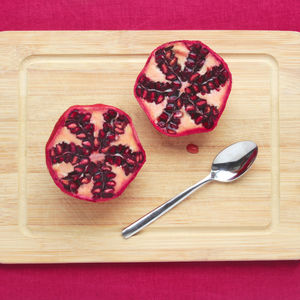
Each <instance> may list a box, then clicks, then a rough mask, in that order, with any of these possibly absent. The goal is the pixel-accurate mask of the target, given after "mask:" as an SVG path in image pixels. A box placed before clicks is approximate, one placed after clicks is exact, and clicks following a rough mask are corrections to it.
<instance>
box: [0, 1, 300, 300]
mask: <svg viewBox="0 0 300 300" xmlns="http://www.w3.org/2000/svg"><path fill="white" fill-rule="evenodd" d="M181 3H185V4H184V5H183V4H181ZM237 3H238V4H237ZM0 20H1V21H0V30H63V29H64V30H79V29H80V30H88V29H141V30H142V29H264V30H297V31H299V30H300V1H299V0H247V1H244V0H243V1H241V0H239V1H236V0H227V1H222V0H214V1H207V0H202V1H199V0H194V1H191V0H184V1H181V2H179V1H174V0H160V1H158V0H152V1H148V0H142V1H137V0H130V1H122V0H110V1H98V0H73V1H71V0H61V1H59V0H48V1H46V0H45V1H42V0H2V1H1V4H0ZM299 218H300V216H299ZM299 282H300V265H299V262H295V261H294V262H293V261H290V262H233V263H231V262H220V263H160V264H159V263H148V264H69V265H67V264H66V265H0V299H1V300H2V299H3V300H6V299H9V300H13V299H26V300H35V299H39V300H41V299H42V300H48V299H55V300H59V299H89V300H91V299H147V300H148V299H172V300H176V299H206V300H210V299H222V300H224V299H225V300H226V299H230V300H234V299H239V300H240V299H242V300H244V299H266V300H268V299H285V300H287V299H291V300H297V299H300V284H299Z"/></svg>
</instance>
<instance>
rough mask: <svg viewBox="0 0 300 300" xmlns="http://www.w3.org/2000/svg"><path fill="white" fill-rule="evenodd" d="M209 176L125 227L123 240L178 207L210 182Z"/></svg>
mask: <svg viewBox="0 0 300 300" xmlns="http://www.w3.org/2000/svg"><path fill="white" fill-rule="evenodd" d="M212 180H213V179H212V178H211V174H209V175H208V176H207V177H205V178H204V179H203V180H201V181H199V182H197V183H196V184H194V185H192V186H191V187H189V188H187V189H186V190H185V191H183V192H181V193H180V194H178V195H177V196H175V197H174V198H172V199H170V200H169V201H167V202H165V203H164V204H162V205H160V206H158V207H157V208H155V209H154V210H152V211H151V212H149V213H148V214H146V215H145V216H143V217H142V218H140V219H138V220H137V221H135V222H134V223H132V224H131V225H129V226H128V227H126V228H125V229H124V230H123V231H122V235H123V237H124V238H125V239H127V238H130V237H131V236H133V235H134V234H136V233H138V232H139V231H140V230H142V229H143V228H145V227H146V226H148V225H150V224H151V223H152V222H154V221H155V220H156V219H158V218H159V217H161V216H162V215H164V214H165V213H167V212H168V211H169V210H171V209H172V208H173V207H175V206H176V205H178V204H179V203H180V202H182V201H183V200H184V199H185V198H187V197H188V196H189V195H191V194H192V193H193V192H194V191H196V190H197V189H198V188H199V187H200V186H202V185H204V184H206V183H208V182H210V181H212Z"/></svg>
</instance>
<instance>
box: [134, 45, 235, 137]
mask: <svg viewBox="0 0 300 300" xmlns="http://www.w3.org/2000/svg"><path fill="white" fill-rule="evenodd" d="M231 82H232V80H231V73H230V71H229V69H228V66H227V64H226V63H225V62H224V60H223V59H222V58H221V57H220V56H219V55H218V54H216V53H215V52H214V51H213V50H211V49H210V48H209V47H207V46H206V45H204V44H203V43H201V42H200V41H175V42H169V43H166V44H163V45H161V46H159V47H158V48H156V49H155V50H154V51H153V52H152V53H151V55H150V57H149V58H148V60H147V62H146V65H145V66H144V68H143V69H142V71H141V73H140V74H139V76H138V78H137V80H136V83H135V87H134V94H135V97H136V98H137V100H138V102H139V104H140V105H141V107H142V108H143V110H144V111H145V112H146V114H147V116H148V118H149V119H150V121H151V123H152V124H153V126H154V127H155V128H156V129H157V130H158V131H160V132H161V133H163V134H166V135H168V136H182V135H188V134H192V133H198V132H206V131H210V130H213V129H214V128H215V127H216V126H217V123H218V120H219V118H220V117H221V115H222V112H223V110H224V108H225V105H226V102H227V98H228V96H229V93H230V90H231Z"/></svg>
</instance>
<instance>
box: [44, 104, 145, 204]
mask: <svg viewBox="0 0 300 300" xmlns="http://www.w3.org/2000/svg"><path fill="white" fill-rule="evenodd" d="M145 159H146V155H145V151H144V149H143V147H142V145H141V143H140V141H139V139H138V136H137V134H136V131H135V129H134V127H133V124H132V121H131V118H130V117H129V116H128V115H127V114H126V113H125V112H123V111H122V110H120V109H118V108H115V107H112V106H108V105H103V104H96V105H87V106H79V105H78V106H72V107H70V108H69V109H68V110H67V111H66V112H65V113H64V114H63V115H62V116H61V117H60V119H59V120H58V122H57V123H56V125H55V127H54V129H53V132H52V134H51V136H50V138H49V140H48V142H47V145H46V163H47V167H48V170H49V172H50V175H51V176H52V178H53V180H54V182H55V184H56V185H57V186H58V187H59V188H60V189H61V190H62V191H63V192H65V193H66V194H68V195H71V196H73V197H76V198H79V199H83V200H88V201H94V202H98V201H106V200H109V199H113V198H116V197H118V196H119V195H121V194H122V192H123V191H124V190H125V188H126V187H127V186H128V184H129V183H130V182H131V181H132V180H133V179H134V178H135V176H136V175H137V173H138V172H139V170H140V169H141V167H142V166H143V164H144V162H145Z"/></svg>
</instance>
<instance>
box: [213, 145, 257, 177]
mask: <svg viewBox="0 0 300 300" xmlns="http://www.w3.org/2000/svg"><path fill="white" fill-rule="evenodd" d="M257 153H258V147H257V145H256V144H255V143H254V142H251V141H243V142H238V143H235V144H232V145H230V146H229V147H227V148H225V149H224V150H222V151H221V152H220V153H219V154H218V155H217V156H216V157H215V159H214V161H213V163H212V166H211V177H212V179H213V180H216V181H220V182H231V181H233V180H236V179H238V178H239V177H240V176H242V175H243V174H244V173H245V172H247V171H248V170H249V168H250V167H251V165H252V164H253V162H254V160H255V159H256V156H257Z"/></svg>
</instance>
